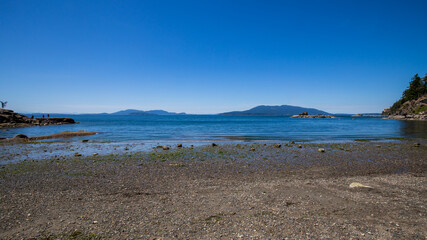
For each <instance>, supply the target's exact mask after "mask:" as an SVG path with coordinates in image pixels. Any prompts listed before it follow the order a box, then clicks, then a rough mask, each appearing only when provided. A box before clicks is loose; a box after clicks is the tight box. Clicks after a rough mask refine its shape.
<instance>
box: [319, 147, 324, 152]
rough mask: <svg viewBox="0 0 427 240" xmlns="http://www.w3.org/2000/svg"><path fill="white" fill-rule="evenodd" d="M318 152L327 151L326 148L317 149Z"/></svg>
mask: <svg viewBox="0 0 427 240" xmlns="http://www.w3.org/2000/svg"><path fill="white" fill-rule="evenodd" d="M317 151H318V152H325V149H324V148H319V149H317Z"/></svg>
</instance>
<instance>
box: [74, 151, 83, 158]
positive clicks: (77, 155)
mask: <svg viewBox="0 0 427 240" xmlns="http://www.w3.org/2000/svg"><path fill="white" fill-rule="evenodd" d="M74 156H75V157H81V156H82V155H81V154H80V153H78V152H75V153H74Z"/></svg>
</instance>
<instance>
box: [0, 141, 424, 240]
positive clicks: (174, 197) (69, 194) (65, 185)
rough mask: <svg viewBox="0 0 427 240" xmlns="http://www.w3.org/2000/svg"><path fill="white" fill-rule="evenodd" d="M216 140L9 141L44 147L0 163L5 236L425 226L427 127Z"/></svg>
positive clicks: (375, 235)
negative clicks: (373, 137)
mask: <svg viewBox="0 0 427 240" xmlns="http://www.w3.org/2000/svg"><path fill="white" fill-rule="evenodd" d="M211 143H212V142H200V144H195V143H193V142H182V145H183V146H182V147H178V146H177V145H176V143H172V142H169V143H165V142H160V143H156V142H152V143H147V142H120V143H114V142H107V143H101V142H85V143H83V142H49V143H35V144H34V143H25V144H11V145H4V146H1V147H4V148H2V150H1V152H2V154H3V153H4V152H5V149H6V148H8V149H13V148H15V147H16V148H22V149H26V148H30V150H29V151H28V154H31V153H32V152H33V151H34V150H35V149H39V151H41V152H43V153H45V154H46V155H45V157H44V158H45V159H37V158H33V157H31V155H28V156H29V157H28V158H26V159H25V160H24V161H15V162H13V161H12V162H9V163H7V164H3V165H2V166H1V167H0V186H1V187H0V208H1V211H0V238H1V239H21V238H24V239H28V238H32V237H33V238H35V239H46V238H48V239H159V238H164V239H171V238H177V239H220V238H223V239H239V238H242V239H248V238H251V239H267V238H271V239H283V238H288V239H339V238H341V239H350V238H353V239H425V237H426V236H427V230H426V229H427V224H426V222H427V221H426V220H427V217H426V210H427V209H426V207H427V200H426V199H427V191H426V190H427V185H426V173H425V171H426V168H427V157H426V156H427V140H426V139H401V140H394V141H356V142H335V143H327V142H298V141H297V142H295V143H292V142H289V141H275V142H270V141H265V142H263V141H258V142H221V143H220V142H216V143H217V144H215V145H212V144H211ZM157 145H168V146H169V149H168V150H163V148H156V146H157ZM191 145H193V147H191ZM106 146H109V147H106ZM98 147H99V148H98ZM55 148H58V149H59V150H60V151H64V152H67V151H68V152H67V154H65V155H63V156H60V157H58V156H55V155H52V154H53V153H54V152H55ZM97 148H98V149H97ZM103 148H107V149H111V152H102V154H98V155H95V156H94V155H93V153H98V152H99V153H101V150H102V149H103ZM84 149H86V150H87V153H86V154H84V153H85V152H84ZM166 149H167V148H166ZM320 149H323V151H320ZM45 150H46V151H45ZM50 151H52V154H51V155H49V154H48V153H49V152H50ZM12 152H15V153H18V152H20V154H23V155H25V154H26V153H25V151H24V150H20V151H11V152H10V153H12ZM75 152H78V153H79V154H75ZM80 153H83V154H80ZM2 159H3V156H2ZM352 183H360V184H361V185H367V186H370V187H369V188H368V187H361V188H357V187H356V188H350V184H352ZM353 185H354V184H353ZM353 185H352V186H353ZM356 186H358V185H357V184H356Z"/></svg>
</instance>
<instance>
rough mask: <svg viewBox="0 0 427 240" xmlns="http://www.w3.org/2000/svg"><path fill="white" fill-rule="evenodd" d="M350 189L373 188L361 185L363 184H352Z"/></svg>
mask: <svg viewBox="0 0 427 240" xmlns="http://www.w3.org/2000/svg"><path fill="white" fill-rule="evenodd" d="M350 188H373V187H371V186H366V185H363V184H361V183H358V182H352V183H351V184H350Z"/></svg>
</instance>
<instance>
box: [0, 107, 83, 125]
mask: <svg viewBox="0 0 427 240" xmlns="http://www.w3.org/2000/svg"><path fill="white" fill-rule="evenodd" d="M74 123H76V122H75V121H74V119H72V118H30V117H27V116H25V115H22V114H19V113H15V112H14V111H12V110H9V109H0V128H19V127H31V126H46V125H61V124H74Z"/></svg>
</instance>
